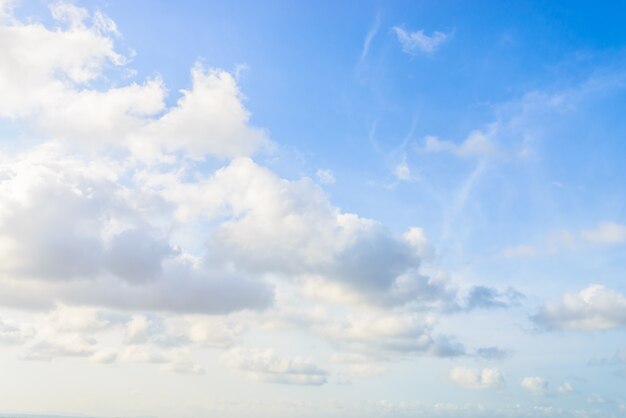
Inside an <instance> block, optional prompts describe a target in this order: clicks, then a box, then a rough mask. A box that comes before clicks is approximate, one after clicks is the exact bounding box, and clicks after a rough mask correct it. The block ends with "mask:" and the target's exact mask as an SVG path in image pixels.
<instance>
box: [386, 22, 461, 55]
mask: <svg viewBox="0 0 626 418" xmlns="http://www.w3.org/2000/svg"><path fill="white" fill-rule="evenodd" d="M391 29H392V30H393V31H394V33H395V34H396V36H397V37H398V41H400V44H401V45H402V51H404V52H406V53H407V54H412V55H414V54H418V53H424V54H432V53H433V52H435V51H436V50H437V49H439V47H440V46H441V44H443V43H444V42H445V41H446V40H447V39H448V38H449V37H450V34H449V33H444V32H439V31H435V32H433V34H432V35H430V36H429V35H426V34H425V33H424V31H423V30H416V31H415V32H409V31H407V30H405V29H403V28H401V27H399V26H394V27H393V28H391Z"/></svg>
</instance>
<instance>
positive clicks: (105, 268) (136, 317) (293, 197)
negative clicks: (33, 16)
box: [0, 3, 521, 386]
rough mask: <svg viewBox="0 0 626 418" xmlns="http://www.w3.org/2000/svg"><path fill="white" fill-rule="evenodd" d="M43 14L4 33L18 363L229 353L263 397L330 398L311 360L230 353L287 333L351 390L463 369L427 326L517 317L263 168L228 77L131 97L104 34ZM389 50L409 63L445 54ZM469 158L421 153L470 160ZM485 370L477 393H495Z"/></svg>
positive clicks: (0, 39)
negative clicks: (424, 366)
mask: <svg viewBox="0 0 626 418" xmlns="http://www.w3.org/2000/svg"><path fill="white" fill-rule="evenodd" d="M51 12H52V17H53V23H52V24H51V25H49V26H46V25H43V24H41V23H34V22H31V21H20V20H19V19H17V18H16V17H15V16H14V15H13V14H12V13H11V9H10V8H9V7H4V8H2V14H1V15H0V46H2V47H3V54H2V58H0V91H2V92H3V94H2V95H1V97H0V121H2V122H6V121H9V122H7V123H10V124H11V126H13V127H16V128H17V129H18V130H21V131H22V132H24V135H26V136H28V137H29V138H33V139H32V140H30V141H28V142H20V139H19V138H14V139H13V140H12V141H10V142H11V143H10V146H8V147H7V148H6V149H3V150H2V151H1V152H0V304H1V305H4V306H10V307H12V308H19V309H20V310H22V311H25V310H29V312H30V313H29V315H33V316H34V317H36V319H35V320H34V321H33V322H31V323H30V324H28V323H26V324H21V323H19V322H14V321H10V320H5V319H2V320H0V342H1V343H6V344H9V343H10V344H18V345H19V344H21V345H23V346H24V349H25V351H24V354H23V358H24V359H28V360H55V359H57V358H66V357H74V358H84V359H89V360H90V361H93V362H95V363H100V364H108V363H124V362H129V363H146V364H153V365H157V367H159V368H160V369H162V370H164V371H167V372H175V373H182V374H191V375H199V374H202V373H203V372H204V368H203V367H202V365H199V364H196V362H195V361H194V360H193V350H195V349H222V350H229V351H228V354H227V355H225V356H224V363H225V364H226V365H228V366H230V367H233V368H235V369H239V370H242V371H243V372H244V373H245V374H246V375H247V376H250V377H252V378H254V379H256V380H259V381H263V382H270V383H285V384H298V385H321V384H324V383H326V382H327V381H328V379H329V375H330V372H329V371H327V370H326V369H324V368H322V367H318V366H316V365H315V364H314V363H313V362H312V360H310V359H304V358H301V357H293V358H283V357H279V356H278V355H277V354H276V353H275V352H274V351H272V350H265V351H263V350H243V349H240V348H237V346H238V345H239V344H241V343H242V340H243V338H244V336H245V334H246V332H247V331H248V330H249V329H251V328H252V327H256V328H257V329H259V330H268V329H271V330H277V329H289V330H293V329H295V328H297V329H299V330H301V331H305V332H308V333H309V334H310V335H311V336H314V337H316V338H320V339H323V340H325V341H326V342H328V343H329V344H330V345H331V346H332V347H333V349H336V350H337V351H339V352H342V353H344V355H345V358H344V361H342V362H339V364H341V370H340V371H339V373H338V375H337V376H338V381H340V382H348V381H352V380H357V379H365V378H370V377H375V376H378V375H380V374H382V373H383V372H384V371H385V366H384V365H382V363H383V362H384V361H387V360H389V359H391V358H397V357H400V358H403V357H406V356H410V355H430V356H437V357H455V356H461V355H465V354H467V349H466V348H465V346H464V345H463V344H462V343H461V342H459V341H457V340H456V339H455V338H454V337H453V336H451V335H448V334H444V333H439V332H438V331H437V321H436V316H437V315H447V314H458V315H465V314H468V312H469V311H472V310H475V309H493V308H505V307H509V306H512V305H515V304H517V303H518V301H519V299H520V298H521V295H520V294H519V293H517V292H516V291H514V290H512V289H509V290H505V291H502V290H499V289H493V288H489V287H484V286H474V287H471V288H469V289H467V291H464V290H463V289H460V288H459V286H457V285H455V284H454V283H453V282H452V281H451V280H450V279H449V278H448V277H447V275H446V274H444V273H441V272H439V271H438V270H437V269H430V270H429V269H427V268H425V264H427V263H429V262H430V261H432V258H433V254H434V251H433V249H432V248H431V246H430V244H429V242H428V240H427V238H426V236H425V233H424V231H423V230H422V229H421V228H418V227H412V228H408V229H407V230H405V231H393V230H391V229H389V228H387V227H386V226H385V225H382V224H381V223H379V222H377V221H375V220H372V219H368V218H365V217H362V216H360V215H358V214H355V213H349V212H345V211H342V210H341V209H340V208H338V207H337V206H335V205H334V204H333V203H332V202H331V200H330V199H329V197H328V195H327V194H326V193H325V192H324V190H323V189H322V187H321V186H320V185H321V184H322V185H323V184H332V183H333V182H334V181H335V178H334V176H333V173H332V172H331V171H330V170H322V169H320V170H318V171H317V183H316V181H315V180H313V179H309V178H301V179H285V178H282V177H280V176H279V175H277V174H276V173H275V172H273V171H272V170H270V169H269V168H267V167H265V166H263V165H261V164H260V163H259V162H258V159H255V158H256V157H255V156H256V155H257V154H258V153H262V152H271V150H272V148H273V144H272V142H271V140H270V139H269V135H268V133H267V131H266V130H264V129H261V128H259V127H256V126H254V125H253V124H252V123H251V119H250V113H249V112H248V110H247V109H246V107H245V106H244V100H243V97H242V94H241V92H240V90H239V86H238V85H237V82H236V77H235V76H233V75H232V74H230V73H228V72H226V71H222V70H219V69H207V68H203V67H202V66H199V65H196V66H194V67H193V68H192V69H191V80H190V86H189V87H188V88H187V89H184V90H182V91H180V92H179V93H178V96H177V97H178V100H175V103H174V104H173V105H172V106H168V105H167V104H166V103H168V102H169V101H167V100H166V99H167V95H168V90H167V87H166V83H165V81H164V80H162V79H161V78H160V77H158V76H157V77H153V78H149V79H146V80H134V79H132V78H130V79H129V78H128V73H131V72H132V71H128V70H129V67H128V59H127V58H126V57H125V56H124V55H123V54H121V53H119V52H117V48H116V42H117V40H118V39H119V34H118V31H117V28H116V26H115V23H114V22H112V21H111V20H110V19H108V18H107V17H106V16H104V15H102V14H100V13H89V12H88V11H86V10H85V9H82V8H79V7H77V6H74V5H72V4H66V3H58V4H56V5H54V6H53V7H52V8H51ZM395 31H396V34H397V35H398V37H399V39H400V40H401V42H402V43H403V45H404V46H403V48H404V49H405V51H407V52H410V53H416V52H426V53H431V52H434V51H435V50H436V49H437V48H438V47H439V45H440V44H441V43H442V42H444V41H445V40H446V39H447V37H448V35H447V34H443V33H441V32H436V33H434V34H433V35H432V36H427V35H425V34H423V33H422V32H420V31H418V32H415V33H408V32H406V31H404V30H402V29H400V28H395ZM111 80H116V81H115V82H111V83H109V82H110V81H111ZM108 84H110V87H109V88H107V87H106V86H107V85H108ZM481 138H482V137H481V136H480V135H479V134H476V135H475V137H472V138H470V139H468V141H467V142H468V143H467V144H466V145H462V146H460V147H459V148H458V149H457V148H454V147H452V145H451V144H446V143H443V142H439V143H437V144H434V143H433V144H434V145H433V144H431V147H432V146H435V148H436V147H440V148H442V150H443V149H445V150H448V151H451V152H455V153H458V154H459V155H462V156H466V155H475V154H481V153H483V152H486V149H487V148H488V147H487V140H486V139H481ZM207 162H208V163H207ZM407 173H408V171H407V172H405V171H403V170H401V171H399V172H398V173H397V174H398V176H399V177H400V178H403V179H405V180H406V179H408V177H410V173H408V174H407ZM291 300H298V302H302V304H301V306H298V307H297V309H296V308H293V306H292V305H290V302H289V301H291ZM292 303H293V302H292ZM292 308H293V309H292ZM298 309H299V310H298ZM103 335H106V337H103ZM103 342H107V344H108V343H109V342H111V345H110V346H109V345H106V344H104V343H103ZM485 353H487V354H489V353H491V352H485ZM491 354H493V353H491ZM497 354H498V353H495V354H493V355H494V356H495V355H497ZM486 356H487V355H485V356H484V357H486ZM363 358H366V359H369V360H368V361H370V360H371V361H372V362H373V363H372V364H366V363H364V362H362V361H358V360H357V359H363ZM346 359H350V360H349V361H347V360H346ZM338 367H339V366H338ZM490 370H491V369H485V370H483V371H480V373H478V372H477V373H478V375H477V376H476V378H475V383H474V385H477V386H481V385H482V386H490V385H494V384H495V383H493V382H495V381H496V380H498V376H499V375H498V374H497V373H496V372H497V371H493V370H492V371H490ZM494 370H495V369H494Z"/></svg>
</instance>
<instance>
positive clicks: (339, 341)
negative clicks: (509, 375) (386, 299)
mask: <svg viewBox="0 0 626 418" xmlns="http://www.w3.org/2000/svg"><path fill="white" fill-rule="evenodd" d="M431 328H432V324H430V323H429V320H428V319H426V320H424V319H421V318H419V317H418V316H416V315H414V314H395V315H394V314H388V313H386V314H385V313H381V312H375V313H374V312H372V313H370V314H362V315H360V316H350V317H348V318H347V319H346V320H344V321H341V322H340V321H338V320H336V319H335V320H333V321H329V322H327V323H320V324H317V325H314V327H313V331H314V332H316V333H318V334H320V335H322V336H324V337H325V338H327V339H328V340H329V341H330V342H332V343H333V344H335V345H339V346H342V347H346V348H347V349H349V350H350V352H353V353H361V354H367V355H371V356H374V357H380V358H384V357H386V356H389V355H398V354H400V355H408V354H425V355H431V356H435V357H457V356H462V355H464V354H465V347H464V346H463V345H462V344H460V343H458V342H456V341H454V340H453V339H451V338H449V337H447V336H445V335H440V336H433V335H432V329H431Z"/></svg>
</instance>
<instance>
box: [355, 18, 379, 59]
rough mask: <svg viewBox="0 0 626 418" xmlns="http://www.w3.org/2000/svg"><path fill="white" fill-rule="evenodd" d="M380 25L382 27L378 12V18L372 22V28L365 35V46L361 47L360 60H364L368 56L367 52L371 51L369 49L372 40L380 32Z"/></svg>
mask: <svg viewBox="0 0 626 418" xmlns="http://www.w3.org/2000/svg"><path fill="white" fill-rule="evenodd" d="M379 27H380V15H378V14H377V15H376V19H375V20H374V23H373V24H372V27H371V28H370V30H368V31H367V34H366V35H365V39H364V40H363V48H362V49H361V57H360V58H359V60H360V61H363V60H364V59H365V57H367V54H368V53H369V50H370V45H371V44H372V40H374V37H375V36H376V34H377V33H378V29H379Z"/></svg>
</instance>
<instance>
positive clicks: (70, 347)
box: [22, 334, 96, 361]
mask: <svg viewBox="0 0 626 418" xmlns="http://www.w3.org/2000/svg"><path fill="white" fill-rule="evenodd" d="M94 353H96V341H95V340H94V339H92V338H87V337H84V336H82V335H78V334H61V335H54V336H48V337H47V338H46V339H44V340H41V341H39V342H37V343H35V344H33V345H31V346H30V347H29V348H28V350H27V351H26V352H25V353H24V355H23V356H22V358H23V359H24V360H35V361H51V360H53V359H55V358H58V357H89V356H91V355H93V354H94Z"/></svg>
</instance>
